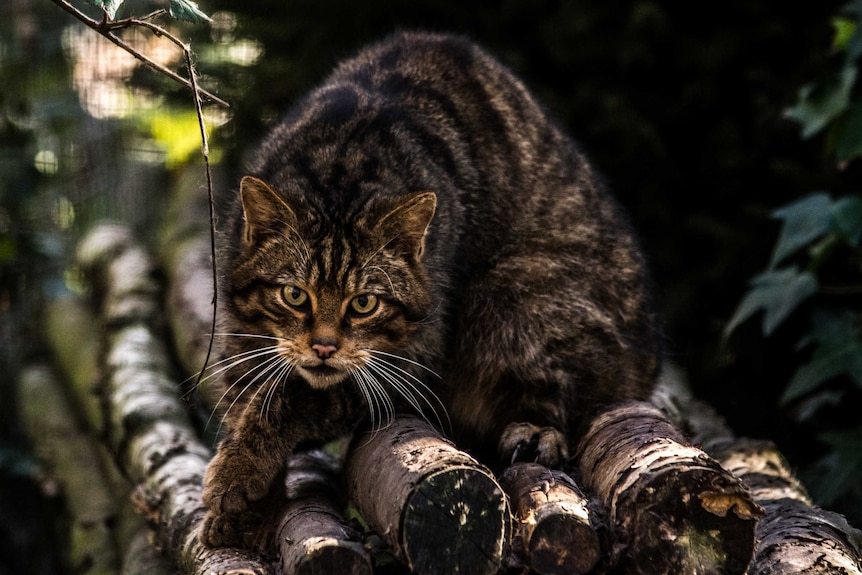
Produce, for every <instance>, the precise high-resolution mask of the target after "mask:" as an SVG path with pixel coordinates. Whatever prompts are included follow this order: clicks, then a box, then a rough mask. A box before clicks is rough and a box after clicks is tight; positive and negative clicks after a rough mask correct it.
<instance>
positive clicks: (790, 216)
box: [769, 193, 832, 268]
mask: <svg viewBox="0 0 862 575" xmlns="http://www.w3.org/2000/svg"><path fill="white" fill-rule="evenodd" d="M831 207H832V198H830V197H829V194H825V193H816V194H812V195H810V196H806V197H804V198H802V199H801V200H798V201H796V202H793V203H792V204H790V205H788V206H784V207H783V208H779V209H777V210H775V211H774V212H773V213H772V215H773V217H775V218H778V219H780V220H784V225H783V226H782V227H781V234H780V235H779V236H778V242H777V243H776V244H775V250H774V251H773V253H772V259H771V261H770V263H769V267H770V268H774V267H775V266H777V265H778V264H780V263H781V262H782V261H783V260H784V259H785V258H786V257H787V256H789V255H791V254H792V253H794V252H795V251H796V250H798V249H799V248H801V247H803V246H805V245H807V244H808V243H810V242H811V241H813V240H815V239H817V238H818V237H819V236H821V235H823V234H824V233H825V232H826V231H827V230H828V229H829V223H830V218H831V211H830V209H831Z"/></svg>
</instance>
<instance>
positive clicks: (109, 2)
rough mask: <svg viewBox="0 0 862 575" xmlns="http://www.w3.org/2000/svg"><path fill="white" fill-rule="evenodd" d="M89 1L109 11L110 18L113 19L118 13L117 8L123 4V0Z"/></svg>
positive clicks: (88, 1) (88, 0)
mask: <svg viewBox="0 0 862 575" xmlns="http://www.w3.org/2000/svg"><path fill="white" fill-rule="evenodd" d="M87 3H88V4H92V5H93V6H98V7H99V8H101V9H102V10H104V11H105V12H107V13H108V18H110V19H111V20H113V19H114V17H115V16H116V15H117V10H119V9H120V6H122V5H123V0H87Z"/></svg>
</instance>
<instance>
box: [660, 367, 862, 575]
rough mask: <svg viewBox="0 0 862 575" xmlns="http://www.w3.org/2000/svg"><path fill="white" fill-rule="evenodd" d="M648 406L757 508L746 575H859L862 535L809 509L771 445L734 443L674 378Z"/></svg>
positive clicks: (804, 495) (707, 408)
mask: <svg viewBox="0 0 862 575" xmlns="http://www.w3.org/2000/svg"><path fill="white" fill-rule="evenodd" d="M653 402H654V403H656V404H657V405H659V406H661V407H662V409H663V410H664V411H665V412H666V413H667V414H668V415H669V417H671V418H672V419H673V420H674V421H676V422H677V423H678V425H680V426H682V427H683V428H686V429H688V430H689V432H690V434H691V436H692V440H693V441H696V442H698V443H701V444H703V449H704V450H705V451H707V452H708V453H709V454H710V455H712V456H713V457H715V458H716V459H717V460H718V461H719V462H720V463H721V464H722V466H723V467H724V468H725V469H727V470H728V471H730V472H731V473H733V474H734V475H736V476H737V477H739V478H740V479H741V480H742V482H743V483H744V484H745V485H746V486H747V487H748V488H749V489H750V490H751V494H752V497H753V498H754V500H755V501H756V502H757V503H758V504H759V505H761V506H762V507H763V509H764V517H763V519H762V520H761V521H760V523H759V524H758V527H757V531H756V536H757V548H756V551H755V555H754V558H753V559H752V562H751V565H750V567H749V570H748V574H749V575H791V574H794V575H795V574H799V573H810V574H820V573H822V574H827V573H840V574H843V575H851V574H857V575H858V574H862V532H860V531H859V530H858V529H854V528H853V527H851V526H850V525H849V524H848V523H847V521H846V520H845V519H844V517H842V516H841V515H839V514H837V513H834V512H831V511H826V510H824V509H820V508H819V507H817V506H815V505H813V504H812V502H811V499H810V497H809V496H808V493H807V491H806V490H805V488H804V487H803V486H802V483H801V482H800V481H799V480H798V479H797V478H796V477H795V476H794V475H793V472H792V470H791V469H790V466H789V465H788V463H787V461H786V460H785V459H784V457H783V456H782V455H781V453H780V452H779V451H778V449H777V448H776V447H775V445H774V444H773V443H772V442H769V441H757V440H749V439H737V438H735V437H734V435H733V433H732V431H731V430H730V429H729V428H728V427H727V425H726V424H725V423H724V420H722V419H721V417H720V416H718V414H716V413H715V411H714V410H713V409H712V408H711V407H710V406H708V405H706V404H704V403H703V402H700V401H698V400H696V399H695V398H694V397H693V396H692V395H691V393H690V392H689V391H688V389H687V387H686V385H685V384H684V383H683V381H682V378H681V376H680V375H678V374H673V373H670V374H667V377H665V378H663V379H662V381H661V383H660V385H659V387H658V388H657V389H656V392H655V394H654V397H653Z"/></svg>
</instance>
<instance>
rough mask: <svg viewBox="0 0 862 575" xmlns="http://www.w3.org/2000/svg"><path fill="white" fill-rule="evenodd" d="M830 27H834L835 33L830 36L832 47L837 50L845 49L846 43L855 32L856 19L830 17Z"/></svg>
mask: <svg viewBox="0 0 862 575" xmlns="http://www.w3.org/2000/svg"><path fill="white" fill-rule="evenodd" d="M832 27H833V28H834V29H835V35H834V36H833V37H832V47H833V48H837V49H838V50H846V49H847V45H848V44H849V43H850V38H852V37H853V33H854V32H856V21H855V20H852V19H850V18H844V17H842V16H838V17H837V18H833V19H832Z"/></svg>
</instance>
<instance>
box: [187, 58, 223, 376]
mask: <svg viewBox="0 0 862 575" xmlns="http://www.w3.org/2000/svg"><path fill="white" fill-rule="evenodd" d="M183 54H185V57H186V66H187V67H188V70H189V78H191V81H192V86H193V93H194V95H195V111H196V112H197V115H198V125H199V126H200V129H201V143H202V146H201V151H202V153H203V156H204V165H205V168H206V174H207V199H208V200H209V214H210V257H211V258H212V271H213V273H212V280H213V298H212V306H213V314H212V323H211V325H210V341H209V345H208V346H207V355H206V357H205V358H204V363H203V365H202V366H201V370H200V372H199V373H198V379H197V382H196V385H195V387H199V386H200V383H201V380H202V379H203V376H204V373H205V372H206V370H207V365H208V364H209V362H210V356H211V355H212V351H213V340H214V339H215V328H216V310H217V309H218V272H217V270H216V243H215V242H216V239H215V198H214V194H213V178H212V171H211V170H210V149H209V142H208V141H207V130H206V126H205V125H204V116H203V112H202V111H201V99H200V97H199V96H198V93H199V92H198V89H197V78H196V76H195V71H194V67H193V66H192V56H191V51H190V50H189V48H188V46H186V45H183Z"/></svg>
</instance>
